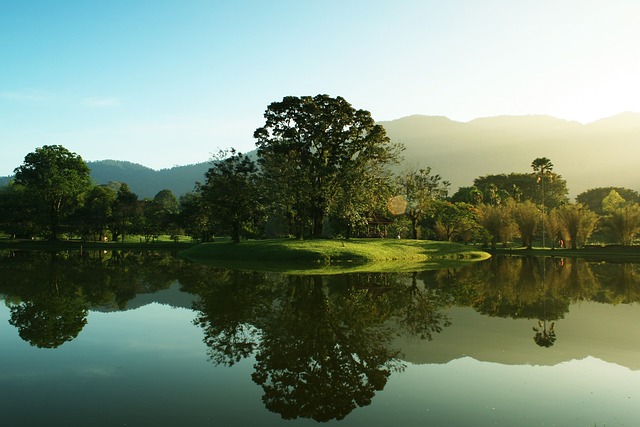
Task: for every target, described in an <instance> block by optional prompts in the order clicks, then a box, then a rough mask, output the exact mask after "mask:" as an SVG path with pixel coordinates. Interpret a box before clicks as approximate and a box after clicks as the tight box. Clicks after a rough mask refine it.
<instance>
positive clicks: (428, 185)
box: [397, 168, 449, 239]
mask: <svg viewBox="0 0 640 427" xmlns="http://www.w3.org/2000/svg"><path fill="white" fill-rule="evenodd" d="M448 187H449V183H448V182H447V181H442V178H440V175H431V168H426V169H415V168H408V169H407V170H405V171H404V172H403V173H401V174H400V175H399V176H398V177H397V192H398V194H400V195H401V196H403V197H404V199H405V200H406V209H405V211H404V215H405V217H406V218H407V219H408V220H409V221H410V223H411V237H412V238H413V239H417V238H418V223H419V222H420V221H421V220H422V219H423V218H424V217H425V216H426V215H427V213H429V212H430V209H431V208H432V204H433V203H434V201H435V200H443V199H444V198H445V197H446V196H447V191H448Z"/></svg>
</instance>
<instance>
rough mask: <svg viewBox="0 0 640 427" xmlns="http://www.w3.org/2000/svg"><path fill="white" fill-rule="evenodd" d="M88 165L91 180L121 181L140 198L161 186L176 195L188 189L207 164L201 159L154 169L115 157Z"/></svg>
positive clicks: (101, 182) (148, 195)
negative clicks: (185, 164)
mask: <svg viewBox="0 0 640 427" xmlns="http://www.w3.org/2000/svg"><path fill="white" fill-rule="evenodd" d="M88 165H89V168H90V169H91V178H92V179H93V181H94V182H95V183H97V184H106V183H108V182H110V181H119V182H125V183H127V184H128V185H129V188H130V189H131V191H133V192H134V193H136V194H137V195H138V196H139V197H140V198H145V197H149V198H151V197H153V196H155V195H156V194H157V193H158V192H159V191H161V190H164V189H168V190H171V192H172V193H173V194H175V195H176V196H180V195H182V194H184V193H187V192H189V191H192V190H193V189H194V186H195V183H196V181H197V182H201V181H203V180H204V173H205V172H206V171H207V169H209V167H211V165H210V164H209V162H204V163H197V164H194V165H187V166H176V167H173V168H171V169H161V170H159V171H157V170H154V169H150V168H148V167H146V166H142V165H139V164H136V163H130V162H126V161H117V160H102V161H97V162H88Z"/></svg>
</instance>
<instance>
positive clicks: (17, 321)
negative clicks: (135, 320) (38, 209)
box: [0, 251, 179, 348]
mask: <svg viewBox="0 0 640 427" xmlns="http://www.w3.org/2000/svg"><path fill="white" fill-rule="evenodd" d="M171 260H177V258H175V257H172V256H171V254H170V253H166V254H162V255H161V254H158V253H155V254H154V253H150V252H144V253H137V254H134V253H131V252H121V251H108V252H107V251H104V252H103V251H100V252H98V251H93V252H89V251H85V252H84V253H80V252H77V251H64V252H35V251H33V252H19V251H4V252H0V293H2V294H4V295H5V301H6V302H7V305H8V306H9V310H10V319H9V323H10V324H11V325H13V326H15V327H16V328H17V329H18V334H19V335H20V337H21V338H22V339H23V340H25V341H26V342H28V343H30V344H31V345H33V346H35V347H39V348H57V347H59V346H61V345H62V344H64V343H65V342H68V341H71V340H73V339H75V338H76V337H77V336H78V334H79V333H80V332H81V331H82V329H83V328H84V326H85V325H86V323H87V315H88V311H89V309H90V308H91V307H94V308H97V307H100V308H102V309H113V308H124V307H125V306H126V303H127V301H128V300H130V299H131V298H133V297H135V296H136V295H137V294H138V293H140V292H154V291H156V290H158V289H163V288H166V287H168V286H169V285H170V284H171V283H172V282H173V281H172V280H171V279H170V277H171V276H175V271H177V268H175V267H176V266H177V264H179V263H173V262H171ZM172 270H173V271H174V273H173V274H169V275H168V274H167V273H169V272H170V271H172Z"/></svg>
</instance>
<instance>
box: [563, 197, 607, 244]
mask: <svg viewBox="0 0 640 427" xmlns="http://www.w3.org/2000/svg"><path fill="white" fill-rule="evenodd" d="M557 215H558V221H559V222H560V226H561V228H562V231H563V233H564V235H565V236H566V237H567V239H568V240H569V241H570V242H571V249H577V248H578V246H583V245H584V244H585V243H586V241H587V239H588V238H589V236H591V233H593V230H594V229H595V228H596V225H597V224H598V215H597V214H595V213H594V212H592V211H590V210H589V209H588V208H586V207H585V206H583V205H581V204H579V203H576V204H566V205H563V206H560V207H559V208H558V209H557Z"/></svg>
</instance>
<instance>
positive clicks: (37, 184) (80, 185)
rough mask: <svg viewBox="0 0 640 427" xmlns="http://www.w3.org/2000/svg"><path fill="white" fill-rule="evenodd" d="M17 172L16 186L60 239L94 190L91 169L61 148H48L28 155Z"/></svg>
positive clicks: (51, 233)
mask: <svg viewBox="0 0 640 427" xmlns="http://www.w3.org/2000/svg"><path fill="white" fill-rule="evenodd" d="M14 172H15V183H16V184H18V185H23V186H24V187H25V189H26V191H27V193H28V194H29V195H30V196H31V200H32V201H33V203H34V204H35V205H36V206H37V207H38V210H39V212H40V213H41V214H42V215H43V218H44V220H46V222H47V224H46V225H47V227H48V232H49V238H50V239H52V240H56V239H57V238H58V235H59V234H60V231H61V226H62V224H63V221H64V220H65V219H66V218H67V217H68V216H69V215H70V214H72V213H73V211H74V210H75V209H76V208H77V207H78V206H79V205H80V203H79V202H80V200H81V196H82V195H83V193H84V192H86V191H88V190H89V189H90V188H91V177H90V175H89V172H90V170H89V167H88V166H87V164H86V163H85V162H84V160H82V157H80V156H79V155H77V154H75V153H72V152H70V151H69V150H67V149H66V148H64V147H62V146H61V145H45V146H43V147H40V148H36V150H35V151H34V152H32V153H29V154H27V155H26V156H25V158H24V163H23V164H22V166H19V167H17V168H16V169H15V171H14Z"/></svg>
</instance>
